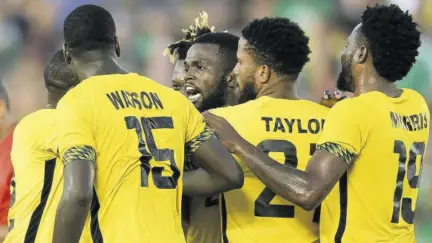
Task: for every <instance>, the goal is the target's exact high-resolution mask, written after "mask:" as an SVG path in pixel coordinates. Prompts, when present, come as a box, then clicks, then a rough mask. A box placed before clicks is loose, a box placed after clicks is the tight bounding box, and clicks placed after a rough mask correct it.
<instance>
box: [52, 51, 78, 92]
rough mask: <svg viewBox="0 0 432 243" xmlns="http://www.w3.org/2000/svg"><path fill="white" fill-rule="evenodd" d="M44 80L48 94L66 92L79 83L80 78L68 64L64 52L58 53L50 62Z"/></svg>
mask: <svg viewBox="0 0 432 243" xmlns="http://www.w3.org/2000/svg"><path fill="white" fill-rule="evenodd" d="M44 79H45V87H46V88H47V90H48V93H52V92H66V91H68V90H69V89H71V88H72V87H74V86H76V85H77V84H78V83H79V79H78V77H77V76H76V75H75V73H74V72H73V71H72V69H71V68H70V67H69V65H68V64H66V61H65V59H64V56H63V53H62V51H57V52H56V53H55V54H54V56H53V57H52V58H51V60H50V61H49V63H48V65H47V67H46V68H45V72H44Z"/></svg>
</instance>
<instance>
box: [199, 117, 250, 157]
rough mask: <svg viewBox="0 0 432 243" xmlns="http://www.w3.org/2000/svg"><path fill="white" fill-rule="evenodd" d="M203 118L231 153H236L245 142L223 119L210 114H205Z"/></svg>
mask: <svg viewBox="0 0 432 243" xmlns="http://www.w3.org/2000/svg"><path fill="white" fill-rule="evenodd" d="M203 116H204V119H205V121H206V122H207V125H208V126H209V127H210V129H211V130H212V131H213V132H214V133H215V134H216V136H217V137H218V138H219V140H220V141H221V142H222V144H223V145H224V146H225V147H226V148H227V149H228V150H229V151H230V152H231V153H233V152H234V151H235V149H236V146H237V145H238V144H241V143H242V142H243V141H244V139H243V138H242V137H241V136H240V135H239V134H238V133H237V131H236V130H235V129H234V128H233V127H232V126H231V125H230V124H229V123H228V122H227V121H226V120H225V119H224V118H223V117H220V116H216V115H214V114H211V113H210V112H204V113H203Z"/></svg>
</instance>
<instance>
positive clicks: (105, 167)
mask: <svg viewBox="0 0 432 243" xmlns="http://www.w3.org/2000/svg"><path fill="white" fill-rule="evenodd" d="M64 39H65V44H64V54H65V59H66V61H67V62H68V63H70V64H71V66H72V68H73V70H74V71H75V73H76V74H77V75H78V78H79V79H80V80H81V83H80V84H79V85H77V86H76V87H75V88H74V89H72V90H70V91H69V92H68V93H67V94H66V95H65V96H64V97H63V98H62V100H61V101H60V102H59V105H58V108H57V109H58V113H59V114H58V115H57V119H58V130H59V151H60V157H61V158H62V160H63V162H64V190H63V196H62V198H61V200H60V203H59V207H58V211H57V215H56V221H55V227H54V237H53V242H55V243H59V242H61V243H68V242H77V241H78V239H79V237H80V235H81V232H82V229H83V226H84V222H85V219H86V216H87V213H88V209H89V208H90V203H91V200H92V198H94V201H95V203H94V205H93V207H92V208H91V209H92V210H91V212H90V216H91V228H92V238H93V242H102V241H104V242H131V243H135V242H154V243H165V242H173V243H177V242H184V241H185V240H184V235H183V231H182V227H181V220H180V208H181V195H182V190H183V173H182V172H183V167H184V158H185V153H190V154H191V155H190V156H191V158H192V161H193V162H195V161H196V163H197V165H199V166H200V167H201V168H203V169H204V170H205V171H206V172H207V173H208V174H207V173H200V174H193V175H191V176H190V179H195V180H199V181H200V183H201V185H200V187H199V188H196V186H195V185H192V186H191V188H187V187H186V186H185V189H188V191H189V192H191V193H192V194H202V192H203V191H204V192H208V193H209V194H216V193H220V192H222V191H226V190H230V189H234V188H239V187H241V186H242V184H243V173H242V171H241V168H240V167H239V166H238V164H237V163H236V161H235V160H234V159H233V158H232V157H231V155H230V153H229V152H228V151H227V150H226V148H224V147H223V146H222V145H221V144H220V142H219V141H218V140H217V139H216V138H215V137H214V135H213V134H212V133H211V132H210V131H209V130H208V129H207V128H206V125H205V123H204V122H203V118H202V116H201V114H200V113H199V112H198V111H197V110H196V109H195V107H193V105H192V104H191V103H190V102H189V101H188V100H187V98H185V97H184V96H183V95H181V94H180V93H178V92H176V91H174V90H172V89H170V88H168V87H165V86H163V85H161V84H158V83H156V82H155V81H153V80H151V79H149V78H146V77H141V76H139V75H138V74H135V73H128V72H127V71H126V70H124V69H123V68H121V67H120V66H119V64H118V63H117V61H116V59H117V57H118V56H119V55H120V47H119V42H118V39H117V37H116V27H115V23H114V20H113V18H112V16H111V14H110V13H109V12H108V11H107V10H105V9H103V8H101V7H99V6H95V5H83V6H80V7H78V8H76V9H75V10H73V11H72V12H71V13H70V14H69V15H68V16H67V17H66V20H65V23H64ZM185 147H186V148H187V150H186V151H185ZM203 187H204V188H205V190H201V189H202V188H203Z"/></svg>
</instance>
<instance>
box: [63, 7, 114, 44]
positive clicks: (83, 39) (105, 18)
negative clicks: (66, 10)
mask: <svg viewBox="0 0 432 243" xmlns="http://www.w3.org/2000/svg"><path fill="white" fill-rule="evenodd" d="M116 39H117V37H116V26H115V23H114V19H113V17H112V16H111V14H110V13H109V12H108V11H107V10H105V9H104V8H102V7H99V6H96V5H92V4H87V5H82V6H80V7H78V8H76V9H75V10H73V11H72V12H71V13H70V14H69V15H68V16H67V17H66V19H65V21H64V40H65V42H66V44H67V45H68V47H69V48H71V50H78V51H91V50H100V49H110V48H114V46H115V44H116V41H117V40H116Z"/></svg>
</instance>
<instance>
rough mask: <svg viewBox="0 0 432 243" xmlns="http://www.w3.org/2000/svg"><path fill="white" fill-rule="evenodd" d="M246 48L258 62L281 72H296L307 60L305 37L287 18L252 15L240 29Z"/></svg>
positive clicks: (306, 40)
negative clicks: (249, 20) (254, 16)
mask: <svg viewBox="0 0 432 243" xmlns="http://www.w3.org/2000/svg"><path fill="white" fill-rule="evenodd" d="M242 36H243V38H245V39H246V41H247V42H248V47H247V49H248V50H249V51H250V53H251V54H252V55H253V57H254V59H255V62H256V63H257V64H259V65H264V64H265V65H267V66H269V67H270V69H272V70H273V71H275V72H276V73H279V74H282V75H298V74H299V73H300V72H301V70H302V69H303V66H304V65H305V64H306V63H307V62H308V61H309V57H308V55H309V53H310V52H311V51H310V49H309V45H308V44H309V38H308V37H307V36H306V35H305V33H304V31H303V30H302V29H301V28H300V26H299V25H298V24H296V23H294V22H292V21H291V20H289V19H287V18H280V17H271V18H269V17H266V18H262V19H254V20H253V21H252V22H250V23H249V24H248V25H247V26H246V27H245V28H244V29H243V30H242Z"/></svg>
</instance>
